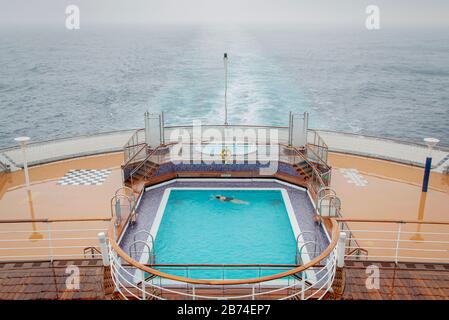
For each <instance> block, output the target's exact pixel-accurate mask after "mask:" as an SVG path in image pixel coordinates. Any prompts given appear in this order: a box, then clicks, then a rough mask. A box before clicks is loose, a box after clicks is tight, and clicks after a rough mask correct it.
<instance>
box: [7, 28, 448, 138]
mask: <svg viewBox="0 0 449 320" xmlns="http://www.w3.org/2000/svg"><path fill="white" fill-rule="evenodd" d="M448 31H449V30H430V29H428V30H408V29H402V30H399V29H395V30H389V29H381V30H379V31H367V30H364V29H357V30H355V29H345V28H337V29H333V28H328V29H312V28H310V29H304V28H299V27H271V28H267V27H265V28H264V27H237V26H235V27H216V26H215V27H211V26H170V27H167V26H165V27H164V26H146V27H144V26H139V27H122V28H119V27H89V26H82V28H81V29H80V30H79V31H68V30H66V29H64V27H63V26H58V27H21V28H12V27H2V28H1V29H0V147H4V146H9V145H12V144H14V142H13V141H12V139H13V138H14V137H16V136H20V135H28V136H30V137H31V138H32V139H33V140H34V141H39V140H46V139H52V138H61V137H69V136H74V135H80V134H90V133H96V132H104V131H110V130H118V129H129V128H137V127H143V125H144V122H143V113H144V112H145V110H150V111H151V112H157V111H160V110H163V111H165V113H166V123H167V124H191V121H192V120H193V119H195V118H200V119H201V120H202V121H203V123H205V124H215V123H222V122H223V118H224V113H223V104H224V103H223V100H224V99H223V94H224V89H223V87H224V75H223V60H222V57H223V53H224V52H228V54H229V68H230V71H229V87H228V106H229V122H230V123H231V124H273V125H286V124H287V123H288V112H289V111H290V110H292V111H295V112H304V111H306V110H307V111H309V112H310V121H311V123H310V124H311V126H312V127H316V128H324V129H332V130H340V131H348V132H353V133H362V134H372V135H378V136H386V137H395V138H401V139H405V140H410V141H418V142H419V141H421V140H422V138H423V137H426V136H434V137H437V138H439V139H441V141H442V144H443V145H449V126H448V124H449V32H448Z"/></svg>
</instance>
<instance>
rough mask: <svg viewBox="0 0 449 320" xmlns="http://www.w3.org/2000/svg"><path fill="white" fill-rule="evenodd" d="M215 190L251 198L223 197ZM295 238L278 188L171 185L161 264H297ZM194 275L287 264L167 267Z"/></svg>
mask: <svg viewBox="0 0 449 320" xmlns="http://www.w3.org/2000/svg"><path fill="white" fill-rule="evenodd" d="M215 195H223V196H226V197H233V198H235V199H240V200H242V201H245V202H247V204H237V203H232V202H221V201H219V200H217V199H215V198H214V196H215ZM295 246H296V242H295V237H294V234H293V229H292V227H291V224H290V220H289V217H288V214H287V210H286V207H285V204H284V200H283V197H282V193H281V191H280V190H241V189H232V190H182V189H173V190H171V193H170V196H169V198H168V202H167V206H166V208H165V212H164V215H163V218H162V221H161V224H160V226H159V229H158V232H157V235H156V239H155V254H156V263H158V264H294V263H295ZM159 269H160V270H162V271H164V272H167V273H171V274H176V275H181V276H188V277H191V278H202V279H222V278H225V279H244V278H253V277H258V276H261V275H269V274H274V273H278V272H281V271H285V270H287V268H271V269H267V268H265V269H263V270H259V269H258V268H252V269H249V268H232V269H229V268H228V269H226V268H221V267H220V268H211V269H205V268H198V269H195V268H191V267H190V268H189V270H186V269H185V268H175V269H173V268H165V267H160V268H159Z"/></svg>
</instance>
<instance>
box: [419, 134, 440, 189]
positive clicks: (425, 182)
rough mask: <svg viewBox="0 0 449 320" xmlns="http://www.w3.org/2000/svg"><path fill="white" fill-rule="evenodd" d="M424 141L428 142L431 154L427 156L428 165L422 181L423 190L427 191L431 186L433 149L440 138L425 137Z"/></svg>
mask: <svg viewBox="0 0 449 320" xmlns="http://www.w3.org/2000/svg"><path fill="white" fill-rule="evenodd" d="M424 142H425V143H426V144H427V148H428V149H429V155H428V156H427V158H426V167H425V169H424V177H423V182H422V192H427V189H428V187H429V178H430V169H431V168H432V149H433V147H435V146H436V145H437V143H438V142H440V140H438V139H435V138H425V139H424Z"/></svg>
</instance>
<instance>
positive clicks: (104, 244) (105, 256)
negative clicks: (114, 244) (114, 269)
mask: <svg viewBox="0 0 449 320" xmlns="http://www.w3.org/2000/svg"><path fill="white" fill-rule="evenodd" d="M98 241H99V242H100V252H101V258H102V260H103V266H105V267H107V266H109V265H110V261H109V249H108V241H107V239H106V234H105V233H104V232H100V233H99V234H98Z"/></svg>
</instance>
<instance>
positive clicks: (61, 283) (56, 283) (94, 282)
mask: <svg viewBox="0 0 449 320" xmlns="http://www.w3.org/2000/svg"><path fill="white" fill-rule="evenodd" d="M68 266H77V267H78V268H79V280H80V286H79V290H75V289H67V285H66V281H67V279H68V277H69V276H70V275H71V273H70V272H68V271H67V270H68V269H67V267H68ZM104 271H105V270H104V267H103V265H102V261H101V260H97V259H86V260H72V261H69V260H61V261H54V262H53V263H51V262H49V261H46V262H10V263H1V264H0V300H102V299H108V298H109V296H110V295H109V294H108V293H109V292H105V289H104V288H105V287H108V288H109V285H106V286H105V276H106V283H107V284H109V281H108V274H109V273H108V272H104Z"/></svg>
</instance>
